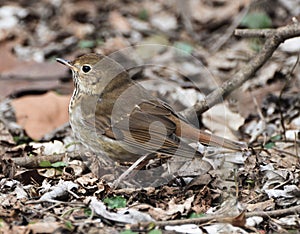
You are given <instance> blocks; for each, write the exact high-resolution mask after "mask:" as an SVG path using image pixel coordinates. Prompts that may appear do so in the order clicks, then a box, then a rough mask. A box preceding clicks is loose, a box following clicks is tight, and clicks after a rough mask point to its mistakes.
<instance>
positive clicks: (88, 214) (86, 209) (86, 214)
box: [84, 208, 92, 217]
mask: <svg viewBox="0 0 300 234" xmlns="http://www.w3.org/2000/svg"><path fill="white" fill-rule="evenodd" d="M84 214H85V216H87V217H90V216H91V215H92V210H91V209H90V208H85V209H84Z"/></svg>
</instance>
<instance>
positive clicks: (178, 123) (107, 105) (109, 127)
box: [56, 53, 246, 162]
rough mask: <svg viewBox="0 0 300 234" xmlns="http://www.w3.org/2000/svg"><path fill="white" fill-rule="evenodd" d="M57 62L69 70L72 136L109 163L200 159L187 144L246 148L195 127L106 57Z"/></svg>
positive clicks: (92, 54)
mask: <svg viewBox="0 0 300 234" xmlns="http://www.w3.org/2000/svg"><path fill="white" fill-rule="evenodd" d="M56 60H57V62H59V63H61V64H63V65H65V66H67V67H68V68H70V69H71V71H72V77H73V82H74V91H73V95H72V97H71V100H70V104H69V122H70V125H71V128H72V130H73V132H74V134H75V137H76V138H78V139H79V140H80V142H81V143H83V145H85V146H87V147H88V148H90V149H91V150H93V151H94V152H96V153H99V154H101V155H105V157H107V158H109V159H112V160H117V161H123V162H124V161H128V162H134V161H136V160H137V159H139V158H140V157H141V156H142V155H145V154H150V155H152V154H153V155H155V154H161V155H167V156H170V157H173V156H174V157H181V158H183V159H185V158H186V159H189V158H194V157H198V158H200V159H201V158H202V157H203V155H202V154H201V153H200V152H198V151H197V150H196V149H195V148H193V147H191V146H190V144H189V143H190V142H200V143H202V144H205V145H210V146H219V147H224V148H228V149H231V150H236V151H241V150H243V149H245V147H246V144H245V143H243V142H236V141H233V140H229V139H226V138H223V137H220V136H216V135H214V134H210V133H208V132H205V131H203V130H200V129H198V128H196V127H195V126H194V125H193V124H192V123H190V122H189V121H188V120H187V118H185V117H184V116H182V115H181V114H180V113H177V112H176V111H175V110H174V109H173V108H172V107H171V106H170V105H169V104H167V103H166V102H164V101H162V100H161V99H159V98H158V97H155V96H153V95H152V94H151V93H150V92H149V91H148V90H147V89H145V88H144V87H143V86H141V85H140V84H139V83H138V82H136V81H134V80H132V79H131V78H130V76H129V74H128V72H127V71H126V70H125V69H124V68H123V67H122V66H121V65H120V64H119V63H117V62H116V61H115V60H113V59H111V58H109V57H107V56H105V55H102V54H97V53H88V54H84V55H82V56H79V57H77V58H76V59H75V60H73V61H69V60H66V59H62V58H57V59H56Z"/></svg>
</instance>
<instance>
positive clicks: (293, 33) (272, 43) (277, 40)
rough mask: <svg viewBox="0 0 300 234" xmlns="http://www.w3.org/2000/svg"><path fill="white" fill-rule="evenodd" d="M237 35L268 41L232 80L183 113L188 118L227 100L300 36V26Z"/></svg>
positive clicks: (295, 24)
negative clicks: (277, 52)
mask: <svg viewBox="0 0 300 234" xmlns="http://www.w3.org/2000/svg"><path fill="white" fill-rule="evenodd" d="M235 35H238V36H244V35H245V36H247V37H249V36H251V37H254V36H258V37H261V36H263V37H265V38H266V41H265V44H264V46H263V48H262V49H261V51H260V52H259V53H258V54H257V55H255V57H253V58H252V60H251V61H249V62H248V63H247V64H245V65H244V67H243V68H242V69H241V70H240V71H238V72H237V73H236V74H235V75H234V76H233V78H232V79H230V80H228V81H226V82H224V84H223V85H222V86H221V87H219V88H217V89H215V90H214V91H213V92H211V93H210V94H209V95H208V96H207V97H206V99H205V100H204V101H201V102H197V103H196V104H195V105H194V106H192V107H190V108H187V109H186V110H184V111H182V112H181V114H183V115H184V116H185V117H187V118H191V116H193V114H194V113H195V112H196V113H197V115H200V114H202V113H203V112H204V111H206V110H208V109H209V108H210V107H212V106H214V105H215V104H217V103H219V102H220V101H221V100H223V99H225V98H226V97H227V96H228V95H229V94H230V93H231V92H232V91H233V90H235V89H237V88H238V87H240V86H241V85H242V84H243V83H244V82H245V81H247V80H249V79H250V78H251V77H252V76H253V75H254V74H255V73H256V71H258V69H260V68H261V67H262V66H263V65H264V64H265V62H266V61H267V60H268V59H269V58H270V57H271V56H272V54H273V53H274V51H275V50H276V49H277V48H278V46H279V45H280V44H281V43H282V42H284V41H285V40H286V39H289V38H292V37H297V36H300V24H299V23H298V22H295V23H293V24H290V25H287V26H284V27H280V28H277V29H262V30H256V29H255V30H250V29H246V30H239V29H238V30H235Z"/></svg>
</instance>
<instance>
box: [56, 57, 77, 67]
mask: <svg viewBox="0 0 300 234" xmlns="http://www.w3.org/2000/svg"><path fill="white" fill-rule="evenodd" d="M56 61H57V62H59V63H61V64H63V65H65V66H67V67H69V68H71V69H73V68H74V66H73V65H72V64H71V62H70V61H69V60H65V59H62V58H57V59H56Z"/></svg>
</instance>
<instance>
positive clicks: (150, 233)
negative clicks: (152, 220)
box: [148, 229, 162, 234]
mask: <svg viewBox="0 0 300 234" xmlns="http://www.w3.org/2000/svg"><path fill="white" fill-rule="evenodd" d="M148 234H162V231H161V230H159V229H154V230H151V231H150V232H148Z"/></svg>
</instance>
